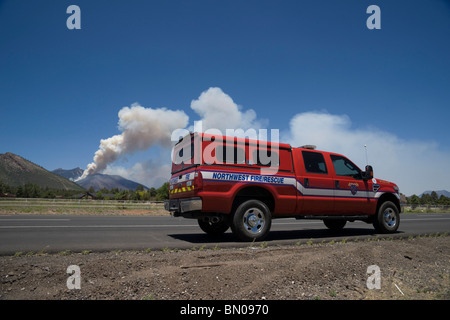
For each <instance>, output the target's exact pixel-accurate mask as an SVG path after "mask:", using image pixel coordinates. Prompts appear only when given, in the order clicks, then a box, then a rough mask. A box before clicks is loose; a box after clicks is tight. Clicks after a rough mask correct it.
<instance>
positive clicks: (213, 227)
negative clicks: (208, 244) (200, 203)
mask: <svg viewBox="0 0 450 320" xmlns="http://www.w3.org/2000/svg"><path fill="white" fill-rule="evenodd" d="M198 225H199V226H200V229H202V230H203V231H204V232H205V233H206V234H208V235H211V236H218V235H221V234H223V233H225V232H226V231H227V230H228V228H229V225H228V224H227V223H226V222H225V221H223V220H221V221H219V222H211V221H203V219H198Z"/></svg>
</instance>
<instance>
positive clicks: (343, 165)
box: [330, 154, 362, 179]
mask: <svg viewBox="0 0 450 320" xmlns="http://www.w3.org/2000/svg"><path fill="white" fill-rule="evenodd" d="M330 157H331V162H333V167H334V172H335V173H336V175H337V176H346V177H353V178H355V179H361V177H362V175H361V170H360V169H359V168H358V167H357V166H356V165H354V164H353V162H351V161H350V160H348V159H347V158H345V157H342V156H338V155H333V154H332V155H330Z"/></svg>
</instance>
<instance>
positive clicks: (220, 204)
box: [164, 133, 401, 241]
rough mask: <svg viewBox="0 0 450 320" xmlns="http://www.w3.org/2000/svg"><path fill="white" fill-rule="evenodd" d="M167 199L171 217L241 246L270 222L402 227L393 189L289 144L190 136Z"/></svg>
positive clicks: (369, 173) (329, 156)
mask: <svg viewBox="0 0 450 320" xmlns="http://www.w3.org/2000/svg"><path fill="white" fill-rule="evenodd" d="M172 154H173V158H172V176H171V179H170V184H169V200H166V201H165V203H164V207H165V209H166V210H167V211H170V212H171V214H173V216H175V217H184V218H191V219H197V220H198V224H199V226H200V228H201V229H202V230H203V231H204V232H206V233H207V234H209V235H219V234H222V233H224V232H226V231H227V230H228V229H229V228H231V230H232V232H233V233H234V234H235V235H236V236H237V237H238V238H239V239H241V240H243V241H258V240H262V239H264V237H266V236H267V234H268V232H269V230H270V227H271V223H272V219H277V218H287V217H291V218H292V217H294V218H296V219H321V220H323V222H324V224H325V226H326V227H327V228H329V229H331V230H341V229H342V228H343V227H344V226H345V224H346V223H347V221H350V222H353V221H355V220H362V221H365V222H367V223H371V224H373V226H374V227H375V229H376V230H377V231H378V232H380V233H393V232H395V231H396V230H397V229H398V227H399V224H400V212H401V207H400V194H399V188H398V186H397V185H396V184H394V183H392V182H388V181H385V180H381V179H375V178H374V176H373V169H372V167H371V166H369V165H367V166H366V167H365V170H364V171H362V170H361V169H360V168H359V167H358V166H356V165H355V164H354V163H353V162H352V161H350V160H349V159H348V158H347V157H345V156H343V155H341V154H337V153H333V152H325V151H319V150H316V148H315V146H310V145H306V146H302V147H298V148H297V147H291V146H290V145H289V144H284V143H274V142H266V141H260V140H256V139H249V138H237V137H228V136H219V135H208V134H204V133H190V134H189V135H187V136H185V137H184V138H182V139H180V141H179V142H178V143H177V144H176V145H175V146H174V148H173V152H172Z"/></svg>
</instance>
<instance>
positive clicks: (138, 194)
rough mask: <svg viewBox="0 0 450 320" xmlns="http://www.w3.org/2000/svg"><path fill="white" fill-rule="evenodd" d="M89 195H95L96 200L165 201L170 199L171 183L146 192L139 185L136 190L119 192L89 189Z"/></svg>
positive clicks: (117, 190)
mask: <svg viewBox="0 0 450 320" xmlns="http://www.w3.org/2000/svg"><path fill="white" fill-rule="evenodd" d="M88 191H89V193H91V194H93V195H95V198H96V199H105V200H143V201H163V200H166V199H169V183H168V182H166V183H164V184H163V185H162V186H161V187H159V188H157V189H156V188H154V187H151V188H150V189H148V190H145V189H144V187H143V186H142V185H139V186H138V187H137V188H136V190H119V189H118V188H113V189H109V190H108V189H106V188H103V189H101V190H99V191H97V192H95V191H94V188H93V187H91V188H89V190H88Z"/></svg>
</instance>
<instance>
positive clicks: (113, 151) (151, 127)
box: [79, 103, 189, 180]
mask: <svg viewBox="0 0 450 320" xmlns="http://www.w3.org/2000/svg"><path fill="white" fill-rule="evenodd" d="M188 120H189V117H188V116H187V115H186V114H185V113H184V111H180V110H177V111H172V110H168V109H166V108H159V109H152V108H144V107H142V106H140V105H139V104H137V103H135V104H132V105H131V108H130V107H123V108H122V109H121V110H120V111H119V130H120V131H122V133H121V134H118V135H115V136H112V137H110V138H108V139H102V140H100V146H99V149H98V150H97V151H96V152H95V155H94V162H92V163H90V164H88V165H87V169H86V170H85V171H84V172H83V175H82V176H81V177H80V179H79V180H81V179H84V178H85V177H87V176H88V175H90V174H95V173H98V172H102V171H103V170H105V169H106V167H107V166H108V164H111V163H113V162H114V161H116V160H117V159H118V158H120V157H121V156H124V155H126V154H131V153H134V152H136V151H145V150H147V149H149V148H150V147H152V146H155V145H160V146H163V147H170V146H171V140H170V138H171V134H172V131H173V130H175V129H177V128H184V127H186V126H187V124H188Z"/></svg>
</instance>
